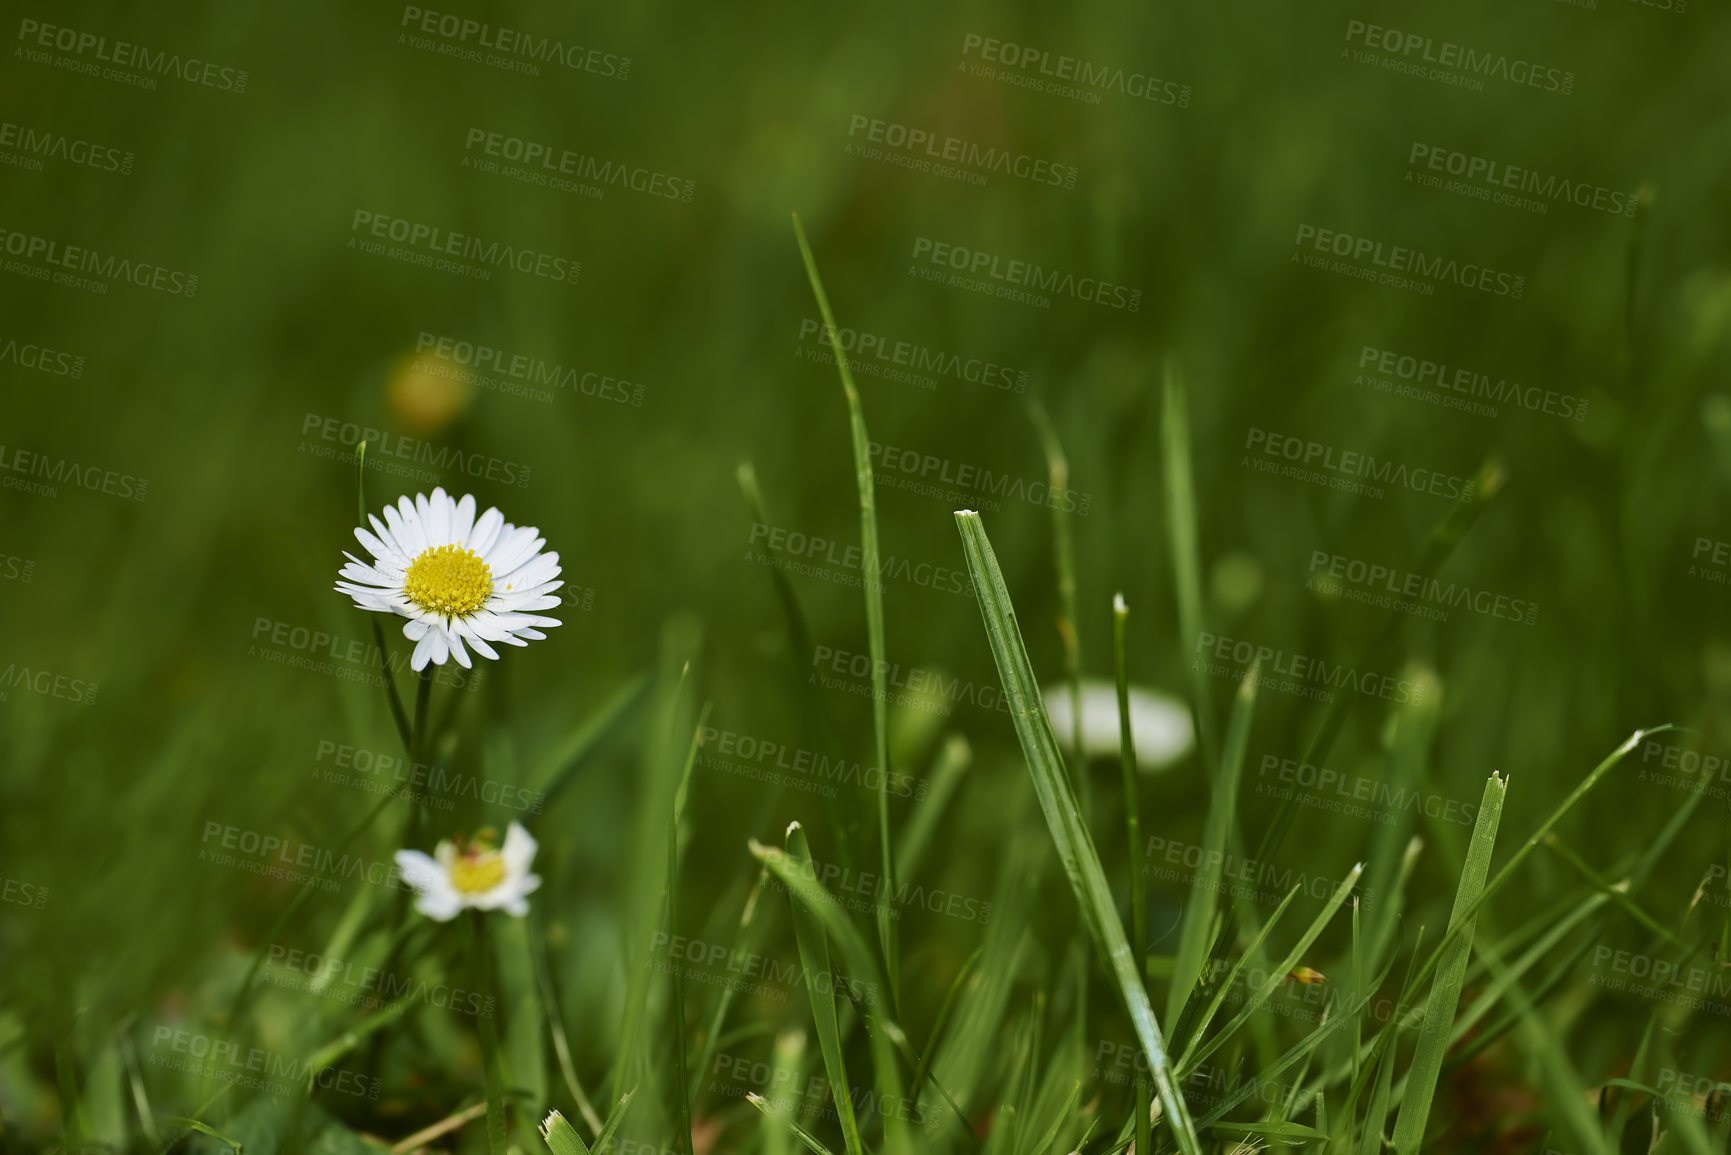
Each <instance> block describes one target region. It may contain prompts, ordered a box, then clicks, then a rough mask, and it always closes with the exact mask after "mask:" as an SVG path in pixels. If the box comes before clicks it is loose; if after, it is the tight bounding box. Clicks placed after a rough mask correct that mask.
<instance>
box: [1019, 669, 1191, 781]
mask: <svg viewBox="0 0 1731 1155" xmlns="http://www.w3.org/2000/svg"><path fill="white" fill-rule="evenodd" d="M1040 693H1041V696H1042V697H1044V698H1045V700H1046V714H1047V716H1048V717H1050V718H1051V719H1052V731H1053V732H1054V733H1055V734H1057V736H1058V745H1059V747H1060V748H1061V749H1063V750H1064V751H1065V752H1066V753H1068V752H1069V750H1070V743H1071V726H1072V722H1071V718H1072V717H1073V715H1072V714H1071V711H1070V683H1068V682H1059V683H1054V684H1052V685H1049V686H1046V687H1044V688H1043V689H1042V690H1041V691H1040ZM1130 734H1131V737H1132V738H1133V739H1134V741H1135V743H1136V766H1137V768H1138V769H1140V770H1162V769H1165V768H1166V767H1167V766H1170V765H1172V764H1173V763H1174V762H1176V761H1178V760H1179V759H1180V758H1182V757H1184V755H1186V754H1188V753H1189V752H1190V747H1191V746H1192V745H1194V743H1195V741H1196V736H1195V731H1194V729H1193V728H1192V726H1191V723H1190V709H1189V707H1187V706H1186V705H1185V704H1184V703H1183V702H1180V701H1178V700H1177V699H1175V698H1168V697H1167V696H1166V695H1164V694H1160V693H1156V692H1155V691H1153V690H1145V689H1143V688H1142V687H1140V686H1131V687H1130ZM1119 749H1120V747H1119V741H1118V687H1117V686H1116V685H1115V684H1114V683H1112V682H1108V681H1105V680H1103V679H1100V678H1083V679H1082V752H1083V754H1085V755H1086V756H1087V757H1089V758H1107V757H1110V758H1116V757H1117V756H1118V754H1119Z"/></svg>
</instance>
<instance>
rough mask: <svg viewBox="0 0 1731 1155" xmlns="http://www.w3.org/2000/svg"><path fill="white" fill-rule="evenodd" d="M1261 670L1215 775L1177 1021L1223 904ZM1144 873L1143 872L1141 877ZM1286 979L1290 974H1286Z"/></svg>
mask: <svg viewBox="0 0 1731 1155" xmlns="http://www.w3.org/2000/svg"><path fill="white" fill-rule="evenodd" d="M1259 669H1260V667H1259V666H1258V665H1257V664H1255V663H1252V665H1251V667H1250V669H1249V671H1248V672H1246V673H1245V675H1244V681H1243V683H1242V684H1241V685H1240V686H1239V687H1238V697H1237V698H1236V699H1234V701H1233V703H1232V720H1231V721H1230V722H1229V723H1227V727H1226V748H1225V751H1224V753H1223V755H1222V757H1221V762H1220V766H1219V768H1218V769H1217V770H1216V771H1215V772H1214V783H1213V789H1212V791H1210V796H1209V800H1208V824H1207V827H1206V829H1205V831H1204V833H1203V839H1202V842H1203V855H1202V866H1201V868H1200V869H1199V870H1198V872H1197V876H1196V882H1195V885H1193V886H1192V887H1191V894H1192V897H1191V900H1190V901H1189V902H1187V903H1185V904H1184V918H1183V922H1182V923H1181V924H1180V927H1179V932H1178V955H1177V958H1176V959H1175V960H1174V962H1173V969H1172V986H1171V988H1170V989H1169V991H1168V992H1167V999H1166V1018H1167V1020H1168V1021H1169V1022H1171V1021H1176V1020H1177V1018H1178V1016H1179V1014H1180V1012H1181V1011H1182V1010H1183V1008H1184V1001H1185V999H1186V997H1187V996H1188V995H1189V994H1190V988H1191V987H1192V986H1193V985H1194V984H1195V982H1196V980H1197V979H1198V977H1200V975H1201V973H1202V966H1203V962H1204V959H1205V956H1206V954H1207V952H1208V939H1209V932H1210V931H1211V930H1213V928H1214V912H1215V911H1216V910H1217V909H1218V903H1219V901H1220V874H1221V870H1222V869H1223V864H1224V863H1225V861H1226V839H1227V836H1228V835H1229V834H1230V833H1231V832H1232V822H1233V819H1234V817H1235V816H1236V813H1237V806H1238V782H1239V777H1240V775H1241V774H1242V772H1243V770H1244V751H1245V750H1246V749H1247V748H1248V747H1249V745H1250V720H1251V717H1252V716H1253V715H1254V714H1255V713H1256V686H1257V680H1258V678H1257V675H1258V671H1259ZM1138 873H1140V872H1138ZM1283 973H1284V972H1283Z"/></svg>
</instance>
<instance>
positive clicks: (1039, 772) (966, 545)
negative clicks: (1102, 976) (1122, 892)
mask: <svg viewBox="0 0 1731 1155" xmlns="http://www.w3.org/2000/svg"><path fill="white" fill-rule="evenodd" d="M956 527H957V529H958V530H959V531H960V533H961V537H962V546H963V550H964V552H965V553H966V555H967V562H968V573H969V574H970V576H971V577H972V578H973V582H974V590H975V593H976V594H978V596H979V600H980V614H981V616H982V618H983V619H984V621H985V628H986V638H987V640H988V642H989V643H990V645H991V649H992V657H993V660H994V661H995V662H996V663H997V667H998V677H999V679H1000V680H1001V681H1002V682H1003V684H1004V693H1005V694H1006V695H1007V696H1008V698H1009V700H1010V703H1011V707H1010V716H1011V718H1012V720H1013V721H1014V723H1015V727H1016V737H1017V739H1018V740H1019V741H1020V742H1021V746H1022V754H1023V756H1024V757H1025V758H1026V759H1027V763H1028V771H1029V773H1030V774H1031V775H1032V776H1033V781H1034V792H1035V794H1036V795H1037V796H1038V798H1039V800H1040V809H1041V810H1042V811H1043V812H1044V813H1045V816H1046V825H1047V828H1048V829H1049V830H1050V832H1051V835H1052V842H1053V845H1054V846H1055V847H1056V849H1057V851H1058V858H1059V861H1060V862H1062V863H1063V866H1064V873H1065V875H1066V877H1067V878H1068V879H1069V881H1070V887H1071V890H1072V891H1074V893H1075V895H1076V901H1077V903H1078V905H1079V906H1080V907H1081V908H1082V916H1083V920H1084V921H1085V922H1086V923H1087V924H1088V929H1089V931H1090V932H1091V934H1092V935H1093V937H1094V942H1095V944H1096V946H1097V947H1098V948H1099V951H1100V954H1101V955H1102V956H1103V957H1104V959H1105V960H1106V963H1107V965H1108V967H1109V968H1110V970H1111V972H1112V976H1113V978H1114V979H1115V981H1116V983H1117V986H1118V991H1119V994H1120V996H1121V997H1122V998H1123V1000H1124V1005H1125V1009H1126V1010H1127V1011H1128V1013H1129V1015H1130V1020H1131V1024H1132V1026H1133V1027H1134V1028H1135V1031H1136V1037H1137V1040H1138V1042H1140V1044H1141V1046H1142V1050H1143V1053H1144V1054H1145V1055H1146V1056H1147V1058H1148V1066H1149V1070H1150V1075H1151V1077H1152V1079H1153V1082H1154V1087H1155V1090H1156V1092H1157V1093H1158V1095H1159V1098H1160V1105H1161V1107H1162V1109H1163V1114H1164V1118H1165V1121H1166V1123H1167V1124H1168V1125H1169V1126H1170V1127H1171V1128H1172V1132H1173V1135H1174V1136H1175V1137H1176V1139H1177V1141H1178V1146H1179V1149H1180V1150H1182V1151H1183V1152H1184V1153H1185V1155H1200V1152H1201V1141H1200V1139H1199V1138H1198V1137H1197V1134H1196V1127H1195V1124H1194V1123H1193V1122H1192V1120H1191V1117H1190V1109H1189V1107H1188V1106H1187V1105H1186V1104H1185V1102H1184V1096H1183V1093H1182V1092H1181V1091H1180V1090H1179V1087H1178V1082H1177V1080H1176V1079H1175V1078H1174V1077H1173V1072H1172V1067H1171V1063H1170V1062H1169V1060H1168V1058H1167V1055H1166V1042H1165V1039H1164V1038H1163V1037H1162V1036H1161V1033H1160V1024H1159V1023H1158V1022H1157V1021H1156V1020H1155V1017H1154V1007H1153V1005H1152V1004H1151V1003H1150V1002H1149V1000H1148V989H1147V987H1146V986H1144V985H1143V981H1142V976H1141V974H1140V970H1139V967H1138V966H1137V961H1136V960H1137V956H1136V953H1135V952H1133V951H1132V950H1131V949H1130V944H1129V942H1128V941H1127V940H1126V939H1125V937H1124V925H1123V922H1122V921H1121V920H1120V918H1119V915H1118V906H1117V901H1116V900H1115V899H1114V898H1113V897H1112V889H1111V886H1110V885H1109V884H1108V883H1107V881H1106V874H1105V871H1104V870H1103V869H1102V868H1101V866H1100V857H1099V855H1098V853H1096V852H1095V850H1094V839H1093V836H1092V835H1090V834H1089V832H1088V827H1087V824H1086V823H1085V822H1083V820H1082V814H1081V809H1080V807H1079V805H1078V804H1077V801H1076V795H1075V791H1074V790H1072V789H1071V787H1070V778H1069V775H1068V774H1067V773H1065V770H1064V757H1063V755H1062V754H1061V753H1059V751H1058V740H1057V737H1056V735H1054V734H1053V733H1052V722H1051V719H1049V718H1048V717H1047V716H1046V707H1045V703H1044V702H1043V700H1042V699H1041V697H1040V685H1039V682H1038V680H1036V679H1035V677H1034V670H1033V666H1032V665H1031V664H1030V663H1029V661H1028V651H1027V649H1026V647H1025V646H1024V645H1023V643H1022V632H1021V627H1020V626H1018V625H1017V623H1016V611H1015V607H1014V606H1013V605H1012V604H1011V601H1010V592H1009V589H1008V588H1007V587H1006V586H1005V584H1004V575H1003V573H1002V571H1001V570H1000V569H999V568H998V559H997V556H996V555H995V554H994V553H993V552H992V543H991V542H990V541H989V540H988V539H987V537H986V531H985V528H984V527H983V526H982V525H981V524H980V516H979V514H977V513H973V512H971V511H966V510H964V511H961V512H958V513H957V514H956Z"/></svg>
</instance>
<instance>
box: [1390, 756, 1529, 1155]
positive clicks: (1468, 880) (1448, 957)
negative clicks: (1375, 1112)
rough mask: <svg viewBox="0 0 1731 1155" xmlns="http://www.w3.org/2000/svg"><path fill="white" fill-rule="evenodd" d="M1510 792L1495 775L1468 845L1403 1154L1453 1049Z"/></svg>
mask: <svg viewBox="0 0 1731 1155" xmlns="http://www.w3.org/2000/svg"><path fill="white" fill-rule="evenodd" d="M1507 793H1508V780H1507V779H1505V778H1501V777H1499V776H1498V775H1496V774H1492V775H1491V776H1490V779H1489V780H1488V781H1487V782H1486V783H1485V793H1484V797H1483V799H1482V801H1481V802H1480V803H1479V816H1478V821H1477V822H1475V823H1474V824H1473V837H1472V842H1471V843H1469V844H1468V845H1467V860H1466V865H1465V866H1464V867H1463V868H1462V869H1461V878H1460V885H1459V886H1458V887H1457V889H1456V890H1455V902H1454V910H1453V912H1452V913H1451V914H1450V915H1449V929H1448V935H1447V936H1445V939H1444V953H1443V954H1442V955H1441V963H1440V965H1439V967H1438V969H1437V973H1436V979H1435V980H1434V981H1433V982H1432V984H1431V991H1430V998H1429V999H1428V1000H1427V1001H1426V1004H1425V1017H1424V1026H1422V1027H1421V1028H1419V1037H1418V1047H1417V1049H1416V1050H1415V1051H1414V1052H1413V1057H1412V1065H1411V1066H1410V1067H1409V1068H1408V1069H1407V1078H1406V1091H1405V1092H1404V1093H1403V1094H1402V1095H1401V1098H1400V1114H1399V1115H1398V1116H1396V1118H1395V1122H1394V1147H1395V1150H1396V1151H1397V1152H1398V1153H1399V1155H1411V1153H1413V1152H1416V1151H1417V1150H1418V1148H1419V1144H1420V1143H1421V1142H1422V1141H1423V1139H1424V1128H1425V1123H1426V1121H1427V1120H1428V1119H1429V1118H1430V1105H1431V1099H1432V1098H1433V1097H1434V1096H1435V1094H1436V1083H1437V1076H1438V1075H1439V1074H1441V1073H1442V1063H1443V1054H1444V1052H1446V1051H1447V1050H1448V1045H1449V1038H1450V1036H1451V1034H1452V1027H1453V1025H1454V1017H1455V1009H1456V1008H1457V1007H1458V1006H1459V1005H1460V999H1461V982H1462V980H1464V979H1465V978H1466V972H1467V962H1468V959H1469V956H1470V955H1471V953H1472V944H1473V925H1474V921H1475V919H1476V917H1477V911H1478V907H1479V903H1480V902H1481V901H1482V898H1483V896H1484V894H1485V892H1486V888H1485V878H1486V876H1487V875H1488V874H1489V873H1490V868H1491V852H1492V851H1493V850H1495V848H1496V842H1497V826H1498V824H1499V823H1500V822H1501V821H1502V817H1503V798H1504V796H1505V795H1506V794H1507ZM1529 845H1531V844H1530V843H1529Z"/></svg>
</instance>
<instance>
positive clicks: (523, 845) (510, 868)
mask: <svg viewBox="0 0 1731 1155" xmlns="http://www.w3.org/2000/svg"><path fill="white" fill-rule="evenodd" d="M538 847H539V844H538V843H536V841H535V836H534V835H533V834H530V833H529V832H528V831H527V830H525V829H524V828H523V824H522V823H521V822H513V823H511V825H510V827H509V828H508V829H507V830H506V831H505V845H503V846H501V847H500V848H499V857H500V858H502V859H504V860H505V870H506V872H507V873H508V874H509V875H510V876H511V877H516V876H518V875H522V874H525V873H527V872H528V870H529V867H530V865H531V864H533V863H534V861H535V851H536V850H537V849H538Z"/></svg>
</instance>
